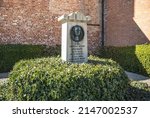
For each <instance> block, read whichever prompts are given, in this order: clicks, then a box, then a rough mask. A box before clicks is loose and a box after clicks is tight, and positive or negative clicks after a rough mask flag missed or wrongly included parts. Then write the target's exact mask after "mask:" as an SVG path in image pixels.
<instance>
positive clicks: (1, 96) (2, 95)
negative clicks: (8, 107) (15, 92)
mask: <svg viewBox="0 0 150 118" xmlns="http://www.w3.org/2000/svg"><path fill="white" fill-rule="evenodd" d="M6 92H7V83H2V82H0V101H4V100H6Z"/></svg>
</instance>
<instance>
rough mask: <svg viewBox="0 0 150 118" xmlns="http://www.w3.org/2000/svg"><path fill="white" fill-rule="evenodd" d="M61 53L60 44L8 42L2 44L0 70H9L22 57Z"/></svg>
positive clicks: (30, 57)
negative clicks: (53, 45) (51, 45)
mask: <svg viewBox="0 0 150 118" xmlns="http://www.w3.org/2000/svg"><path fill="white" fill-rule="evenodd" d="M58 54H60V46H55V47H48V46H44V45H43V46H42V45H21V44H18V45H17V44H16V45H14V44H8V45H0V72H9V71H10V70H12V67H13V66H14V64H15V63H16V62H18V61H19V60H21V59H33V58H39V57H47V56H51V55H58Z"/></svg>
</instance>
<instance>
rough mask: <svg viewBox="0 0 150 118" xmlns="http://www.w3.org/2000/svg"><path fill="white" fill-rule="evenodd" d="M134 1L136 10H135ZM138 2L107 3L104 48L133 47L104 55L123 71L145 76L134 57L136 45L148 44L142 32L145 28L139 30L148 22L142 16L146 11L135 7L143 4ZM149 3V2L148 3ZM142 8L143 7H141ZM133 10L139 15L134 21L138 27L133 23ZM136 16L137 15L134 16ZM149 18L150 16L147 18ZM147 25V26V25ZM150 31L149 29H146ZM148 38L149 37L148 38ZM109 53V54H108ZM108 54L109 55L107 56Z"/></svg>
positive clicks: (116, 0)
mask: <svg viewBox="0 0 150 118" xmlns="http://www.w3.org/2000/svg"><path fill="white" fill-rule="evenodd" d="M135 1H136V8H135ZM137 1H139V0H115V1H114V0H108V1H107V16H106V20H107V21H106V31H105V32H106V40H105V45H106V46H119V47H120V46H121V47H125V46H133V47H131V48H130V47H127V48H124V49H122V50H120V48H119V49H117V48H116V49H111V48H110V50H106V51H105V53H107V54H104V55H106V57H109V58H112V59H114V60H115V61H117V62H118V63H119V64H120V65H121V66H122V67H123V68H124V69H125V70H128V71H131V72H136V73H140V74H141V73H142V74H143V73H144V74H145V75H147V72H146V70H145V68H144V66H143V65H142V63H141V62H140V60H139V59H138V57H137V55H136V47H135V45H137V44H144V43H150V39H148V37H147V36H148V35H147V36H146V35H145V34H144V33H145V32H143V31H145V28H143V29H141V25H142V26H143V27H145V26H146V25H148V24H149V23H148V22H145V21H144V18H143V14H144V13H145V12H147V11H148V10H147V9H145V10H142V11H141V10H140V9H137V7H141V6H142V4H143V2H146V1H147V0H144V1H143V2H139V3H137ZM148 2H149V1H148ZM149 3H150V2H149ZM142 7H143V6H142ZM143 8H144V7H143ZM135 10H136V13H139V14H141V15H139V16H136V19H138V20H139V22H141V25H140V27H139V25H138V24H137V23H136V22H135V21H136V20H135V19H134V18H135ZM136 15H137V14H136ZM146 18H149V20H150V16H147V17H146ZM147 23H148V24H147ZM148 30H150V29H148ZM149 38H150V37H149ZM108 52H109V53H108ZM108 54H110V55H108Z"/></svg>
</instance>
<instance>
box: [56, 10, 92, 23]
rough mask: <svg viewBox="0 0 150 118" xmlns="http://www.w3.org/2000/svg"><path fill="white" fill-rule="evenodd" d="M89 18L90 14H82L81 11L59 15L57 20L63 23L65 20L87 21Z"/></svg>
mask: <svg viewBox="0 0 150 118" xmlns="http://www.w3.org/2000/svg"><path fill="white" fill-rule="evenodd" d="M90 20H91V17H90V16H85V15H84V14H82V13H81V12H73V13H71V14H69V15H66V14H65V15H62V16H61V17H59V18H58V21H59V22H61V23H65V22H69V21H72V22H77V21H79V22H88V21H90Z"/></svg>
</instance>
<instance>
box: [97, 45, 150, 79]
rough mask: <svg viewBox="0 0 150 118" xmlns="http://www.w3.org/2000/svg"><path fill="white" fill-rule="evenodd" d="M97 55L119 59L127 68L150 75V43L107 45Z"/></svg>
mask: <svg viewBox="0 0 150 118" xmlns="http://www.w3.org/2000/svg"><path fill="white" fill-rule="evenodd" d="M95 55H98V56H99V57H103V58H111V59H113V60H115V61H117V62H118V63H119V64H120V65H121V66H122V67H123V68H124V69H125V70H127V71H131V72H135V73H139V74H143V75H146V76H149V77H150V44H144V45H137V46H131V47H105V48H104V49H99V51H98V50H97V51H96V53H95Z"/></svg>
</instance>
